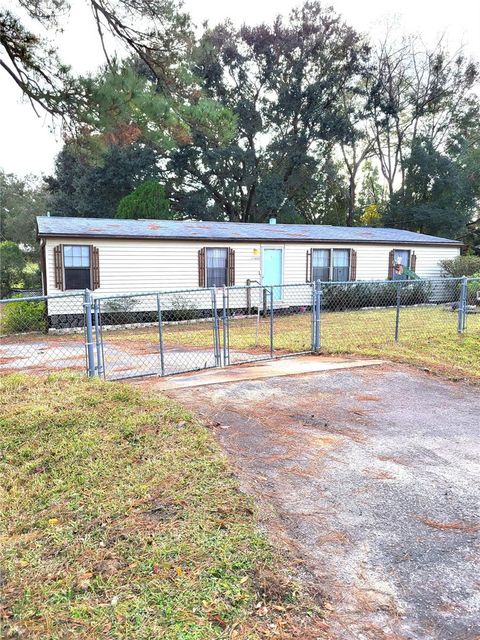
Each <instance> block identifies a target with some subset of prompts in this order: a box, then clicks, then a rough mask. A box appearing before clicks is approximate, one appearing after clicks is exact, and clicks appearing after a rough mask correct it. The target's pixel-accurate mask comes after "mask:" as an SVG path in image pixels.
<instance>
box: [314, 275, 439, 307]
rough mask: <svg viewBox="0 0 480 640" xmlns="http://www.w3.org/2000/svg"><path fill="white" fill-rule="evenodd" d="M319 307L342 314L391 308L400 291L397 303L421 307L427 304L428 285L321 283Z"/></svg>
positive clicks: (416, 283)
mask: <svg viewBox="0 0 480 640" xmlns="http://www.w3.org/2000/svg"><path fill="white" fill-rule="evenodd" d="M321 288H322V308H323V309H325V310H329V311H346V310H348V309H361V308H363V307H391V306H393V305H395V304H396V301H397V292H398V290H399V288H400V295H401V304H402V305H413V304H423V303H425V302H428V301H429V298H430V296H431V292H432V285H431V284H430V283H429V282H425V281H419V280H412V281H411V282H409V281H405V280H402V281H398V282H387V283H385V284H381V283H368V282H365V283H363V282H358V283H352V284H350V283H345V284H339V283H324V284H322V285H321Z"/></svg>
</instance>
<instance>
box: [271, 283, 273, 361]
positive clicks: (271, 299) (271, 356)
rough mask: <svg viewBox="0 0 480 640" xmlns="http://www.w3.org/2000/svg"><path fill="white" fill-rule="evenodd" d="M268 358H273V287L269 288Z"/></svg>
mask: <svg viewBox="0 0 480 640" xmlns="http://www.w3.org/2000/svg"><path fill="white" fill-rule="evenodd" d="M270 357H271V358H273V287H270Z"/></svg>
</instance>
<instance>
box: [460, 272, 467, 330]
mask: <svg viewBox="0 0 480 640" xmlns="http://www.w3.org/2000/svg"><path fill="white" fill-rule="evenodd" d="M467 282H468V279H467V277H466V276H463V278H462V284H461V286H460V300H459V303H458V333H463V332H464V331H465V328H466V326H467Z"/></svg>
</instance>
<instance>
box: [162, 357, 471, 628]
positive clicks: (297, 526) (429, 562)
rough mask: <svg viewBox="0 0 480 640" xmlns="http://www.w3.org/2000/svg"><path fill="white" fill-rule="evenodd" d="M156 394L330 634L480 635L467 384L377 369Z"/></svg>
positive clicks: (405, 369)
mask: <svg viewBox="0 0 480 640" xmlns="http://www.w3.org/2000/svg"><path fill="white" fill-rule="evenodd" d="M233 377H235V376H234V374H233ZM167 393H168V395H171V396H174V397H176V398H177V399H179V400H180V401H181V402H183V403H184V404H186V405H187V406H190V407H191V408H192V409H194V410H195V411H197V412H198V413H199V414H201V415H202V417H204V418H205V419H206V420H208V421H209V423H210V424H211V425H212V428H213V429H214V430H215V432H216V434H217V435H218V438H219V441H220V442H221V444H222V446H223V448H224V449H225V451H226V452H227V454H228V455H229V457H230V459H231V460H232V462H233V464H234V465H235V467H236V469H237V472H238V475H239V477H240V480H241V483H242V486H243V488H244V490H245V491H247V492H248V493H250V494H252V495H253V496H255V498H256V499H257V501H258V502H259V504H260V511H261V513H262V520H263V523H264V526H265V527H266V528H267V530H268V531H269V535H270V536H271V538H273V540H274V541H275V542H277V543H278V544H281V545H282V546H286V547H287V548H288V549H290V551H291V553H292V554H293V556H294V558H295V559H296V560H297V561H298V562H299V565H300V566H301V567H302V570H303V574H304V576H305V579H306V580H307V581H313V582H314V583H315V585H316V586H317V587H320V588H321V590H322V592H323V594H324V599H325V603H326V610H327V611H328V612H329V614H328V620H329V623H330V628H331V635H332V638H342V639H348V640H350V639H351V640H354V639H355V640H361V639H369V640H370V639H374V640H377V639H384V640H386V639H387V638H388V639H390V640H393V639H395V640H399V639H407V638H408V639H418V640H420V639H421V640H426V639H435V640H473V639H478V638H480V548H479V535H480V498H479V496H480V447H479V436H480V392H479V389H478V387H477V388H474V387H469V386H467V385H465V384H459V383H449V382H446V381H443V380H440V379H435V378H432V377H430V376H428V375H427V374H423V373H422V372H419V371H417V370H415V369H410V368H408V367H404V366H396V365H393V364H389V365H381V366H376V367H370V368H358V369H345V370H338V371H326V372H323V373H310V374H308V375H303V376H300V377H289V376H284V377H274V378H270V379H268V378H263V379H257V380H240V381H235V382H230V383H226V384H213V385H209V386H201V387H191V388H179V389H177V390H172V389H170V390H168V391H167Z"/></svg>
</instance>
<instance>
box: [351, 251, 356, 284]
mask: <svg viewBox="0 0 480 640" xmlns="http://www.w3.org/2000/svg"><path fill="white" fill-rule="evenodd" d="M356 279H357V252H356V251H355V249H351V250H350V280H356Z"/></svg>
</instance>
